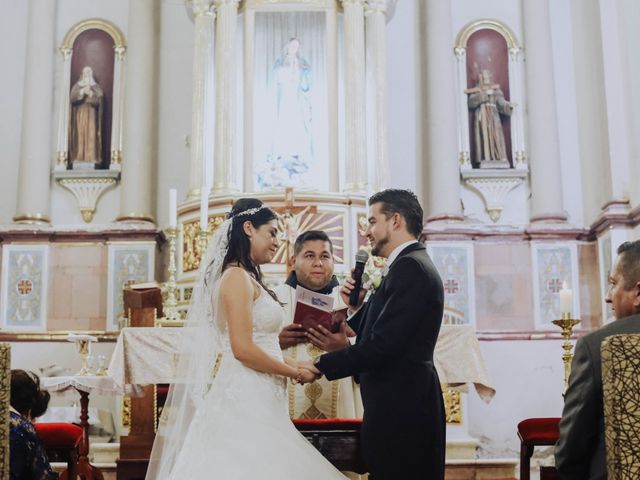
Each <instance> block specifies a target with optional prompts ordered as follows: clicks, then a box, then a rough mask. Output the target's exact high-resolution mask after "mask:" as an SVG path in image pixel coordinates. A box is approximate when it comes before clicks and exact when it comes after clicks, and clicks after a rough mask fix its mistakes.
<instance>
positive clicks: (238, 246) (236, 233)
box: [222, 198, 278, 301]
mask: <svg viewBox="0 0 640 480" xmlns="http://www.w3.org/2000/svg"><path fill="white" fill-rule="evenodd" d="M262 206H263V203H262V201H261V200H258V199H257V198H241V199H239V200H238V201H236V203H234V204H233V208H232V209H231V211H230V212H229V214H228V215H227V218H230V219H231V222H232V224H231V228H230V229H229V237H228V239H229V244H228V245H229V246H228V248H227V254H226V255H225V256H224V260H223V261H222V271H224V270H225V269H226V268H227V267H228V266H229V265H230V264H236V263H237V264H239V265H240V266H242V268H244V269H245V270H246V271H247V272H249V274H250V275H251V276H252V277H253V278H254V279H255V280H256V281H257V282H258V283H259V284H260V285H261V286H262V288H264V289H265V290H266V291H267V292H268V293H269V295H271V296H272V297H273V299H274V300H276V301H278V299H277V297H276V294H275V293H274V292H273V291H272V290H271V289H269V288H267V286H266V285H265V284H264V281H263V277H262V271H261V270H260V265H258V264H257V263H255V262H254V261H253V259H252V258H251V242H250V241H249V237H248V236H247V234H246V233H245V232H244V228H243V227H242V225H243V224H244V222H246V221H247V220H248V221H250V222H251V224H252V225H253V227H254V228H260V226H261V225H264V224H266V223H268V222H270V221H271V220H275V219H277V218H278V216H277V215H276V213H275V212H274V211H273V210H271V209H270V208H267V207H264V208H260V207H262ZM251 209H258V210H256V211H255V212H254V213H245V214H243V215H238V214H239V213H242V212H246V211H247V210H251Z"/></svg>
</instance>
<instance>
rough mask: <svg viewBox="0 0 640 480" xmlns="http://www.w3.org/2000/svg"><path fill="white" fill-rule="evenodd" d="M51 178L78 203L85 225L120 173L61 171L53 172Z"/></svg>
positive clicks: (115, 182) (106, 171) (113, 185)
mask: <svg viewBox="0 0 640 480" xmlns="http://www.w3.org/2000/svg"><path fill="white" fill-rule="evenodd" d="M53 178H54V179H55V180H56V182H58V183H59V184H60V185H61V186H62V187H64V188H66V189H67V190H69V191H70V192H71V193H73V195H74V196H75V197H76V200H77V202H78V207H79V208H80V213H81V214H82V219H83V220H84V221H85V223H91V221H92V220H93V215H94V214H95V211H96V204H97V203H98V199H99V198H100V197H101V196H102V194H103V193H104V192H105V191H107V190H108V189H109V188H111V187H115V186H116V184H117V183H118V180H119V179H120V172H117V171H111V170H92V171H87V172H85V171H75V170H62V171H54V172H53Z"/></svg>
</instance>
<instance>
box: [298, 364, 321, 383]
mask: <svg viewBox="0 0 640 480" xmlns="http://www.w3.org/2000/svg"><path fill="white" fill-rule="evenodd" d="M316 378H318V377H317V376H316V375H315V373H313V372H310V371H309V370H307V369H306V368H300V369H298V377H297V378H296V380H297V381H298V383H300V384H301V385H304V384H305V383H311V382H313V381H315V380H316Z"/></svg>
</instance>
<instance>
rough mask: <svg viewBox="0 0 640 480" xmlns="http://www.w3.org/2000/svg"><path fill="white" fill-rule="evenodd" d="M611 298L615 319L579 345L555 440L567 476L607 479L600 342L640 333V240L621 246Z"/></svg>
mask: <svg viewBox="0 0 640 480" xmlns="http://www.w3.org/2000/svg"><path fill="white" fill-rule="evenodd" d="M609 283H610V287H609V291H608V292H607V297H606V301H607V303H610V304H611V305H612V307H613V312H614V315H615V317H616V320H615V321H614V322H612V323H610V324H608V325H605V326H604V327H602V328H600V329H598V330H596V331H595V332H591V333H589V334H588V335H585V336H584V337H582V338H581V339H580V340H578V342H577V344H576V351H575V356H574V358H573V362H572V364H571V375H570V377H569V388H568V389H567V393H566V395H565V399H564V410H563V412H562V419H561V420H560V439H559V440H558V443H557V444H556V450H555V457H556V467H557V469H558V473H559V474H560V478H562V479H563V480H606V478H607V464H606V457H605V443H604V410H603V400H602V368H601V364H600V344H601V343H602V342H603V340H604V339H605V338H607V337H609V336H611V335H617V334H625V333H640V315H638V314H639V313H640V240H637V241H635V242H625V243H623V244H622V245H620V247H619V248H618V259H617V260H616V264H615V267H614V269H613V272H612V273H611V275H610V277H609Z"/></svg>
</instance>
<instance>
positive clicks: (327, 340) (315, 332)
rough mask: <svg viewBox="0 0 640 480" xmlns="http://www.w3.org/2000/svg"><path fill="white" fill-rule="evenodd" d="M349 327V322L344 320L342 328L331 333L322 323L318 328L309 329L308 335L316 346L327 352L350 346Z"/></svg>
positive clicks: (341, 323)
mask: <svg viewBox="0 0 640 480" xmlns="http://www.w3.org/2000/svg"><path fill="white" fill-rule="evenodd" d="M347 328H348V327H347V322H344V321H342V322H340V329H339V330H338V331H337V332H336V333H331V332H330V331H329V330H328V329H326V328H325V327H323V326H322V325H318V328H317V329H315V328H310V329H309V331H308V332H307V337H308V338H309V341H310V342H311V343H313V344H314V345H315V346H316V347H318V348H320V349H322V350H324V351H325V352H334V351H336V350H342V349H343V348H346V347H348V346H349V339H348V338H347Z"/></svg>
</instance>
